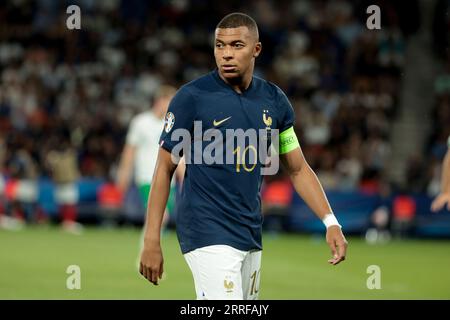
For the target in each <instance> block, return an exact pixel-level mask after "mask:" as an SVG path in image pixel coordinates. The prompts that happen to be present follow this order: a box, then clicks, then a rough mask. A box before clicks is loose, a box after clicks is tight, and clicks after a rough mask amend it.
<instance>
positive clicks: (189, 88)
mask: <svg viewBox="0 0 450 320" xmlns="http://www.w3.org/2000/svg"><path fill="white" fill-rule="evenodd" d="M213 72H214V71H212V72H208V73H206V74H204V75H202V76H200V77H197V78H195V79H193V80H191V81H189V82H187V83H186V84H184V85H182V86H181V87H180V89H178V92H179V93H180V94H190V95H192V96H196V95H198V94H200V93H202V92H204V91H210V90H214V89H216V87H215V85H214V84H215V82H214V78H213Z"/></svg>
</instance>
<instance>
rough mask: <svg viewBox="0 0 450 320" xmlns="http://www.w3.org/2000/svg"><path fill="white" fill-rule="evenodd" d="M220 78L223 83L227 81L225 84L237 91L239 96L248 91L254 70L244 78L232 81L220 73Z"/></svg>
mask: <svg viewBox="0 0 450 320" xmlns="http://www.w3.org/2000/svg"><path fill="white" fill-rule="evenodd" d="M219 76H220V78H221V79H222V80H223V81H225V83H227V84H228V85H229V86H230V87H231V88H233V90H234V91H236V92H237V93H239V94H242V92H244V91H245V90H247V89H248V87H249V86H250V83H251V82H252V78H253V70H252V72H248V73H247V74H245V75H243V76H242V77H236V78H232V79H226V78H225V77H224V76H223V75H222V74H221V73H220V72H219Z"/></svg>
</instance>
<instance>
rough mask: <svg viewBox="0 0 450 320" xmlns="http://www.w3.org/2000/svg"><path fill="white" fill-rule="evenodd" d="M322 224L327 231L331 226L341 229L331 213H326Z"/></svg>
mask: <svg viewBox="0 0 450 320" xmlns="http://www.w3.org/2000/svg"><path fill="white" fill-rule="evenodd" d="M322 222H323V224H324V225H325V227H326V228H327V229H328V227H331V226H338V227H339V228H342V226H341V225H340V224H339V222H338V221H337V219H336V217H335V216H334V214H332V213H328V214H326V215H325V217H324V218H323V219H322Z"/></svg>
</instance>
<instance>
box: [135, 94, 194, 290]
mask: <svg viewBox="0 0 450 320" xmlns="http://www.w3.org/2000/svg"><path fill="white" fill-rule="evenodd" d="M195 116H196V113H195V99H194V97H193V95H192V94H191V92H190V91H189V90H188V89H187V88H185V87H184V88H181V89H180V90H178V91H177V93H176V94H175V96H174V97H173V99H172V100H171V102H170V104H169V110H168V112H167V114H166V117H165V123H164V129H163V131H162V134H161V138H160V146H161V147H160V148H159V152H158V159H157V161H156V166H155V171H154V173H153V179H152V186H151V188H150V196H149V198H148V204H147V218H146V224H145V231H144V246H143V250H142V253H141V263H140V270H139V271H140V273H141V274H142V275H143V276H144V277H145V278H147V279H148V280H149V281H150V282H152V283H153V284H155V285H157V284H158V279H161V277H162V274H163V264H164V262H163V255H162V251H161V242H160V234H161V223H162V218H163V215H164V210H165V208H166V204H167V199H168V197H169V190H170V182H171V180H172V176H173V174H174V172H175V169H176V168H177V166H178V164H179V163H180V157H182V156H183V152H182V153H178V152H177V151H176V149H175V150H174V148H175V147H176V146H178V144H179V143H180V140H179V138H177V135H176V134H175V136H172V134H174V132H180V131H185V132H192V129H193V123H194V119H195ZM178 129H180V130H178ZM185 142H186V143H190V139H189V140H188V141H185ZM172 151H174V152H172ZM172 153H174V154H172Z"/></svg>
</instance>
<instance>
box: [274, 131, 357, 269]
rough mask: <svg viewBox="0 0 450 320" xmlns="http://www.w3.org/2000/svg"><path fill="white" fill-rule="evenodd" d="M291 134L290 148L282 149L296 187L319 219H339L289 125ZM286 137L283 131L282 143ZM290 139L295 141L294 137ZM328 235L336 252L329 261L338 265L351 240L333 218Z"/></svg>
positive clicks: (283, 160) (281, 154)
mask: <svg viewBox="0 0 450 320" xmlns="http://www.w3.org/2000/svg"><path fill="white" fill-rule="evenodd" d="M292 134H293V135H294V136H292ZM290 135H291V137H295V139H294V140H295V142H294V144H292V145H291V147H288V149H286V148H285V150H283V148H281V150H280V160H281V162H282V164H283V166H284V167H285V168H286V170H287V172H288V173H289V176H290V178H291V181H292V184H293V185H294V188H295V190H296V191H297V193H298V194H299V195H300V196H301V197H302V199H303V200H305V202H306V204H307V205H308V206H309V207H310V208H311V210H312V211H313V212H314V213H315V214H316V215H317V217H318V218H319V219H321V220H322V221H324V222H325V221H328V220H330V218H331V221H333V220H334V221H337V220H335V219H333V218H334V215H333V211H332V209H331V206H330V204H329V202H328V199H327V197H326V195H325V192H324V190H323V188H322V185H321V184H320V181H319V179H318V178H317V176H316V174H315V173H314V171H313V170H312V169H311V167H310V166H309V164H308V163H307V162H306V159H305V157H304V155H303V152H302V150H301V147H300V145H299V144H298V141H297V138H296V136H295V133H294V130H293V128H291V129H290ZM283 139H286V137H283V133H282V134H281V139H280V143H281V144H282V143H283V141H282V140H283ZM285 141H287V140H285ZM289 141H292V139H290V140H289ZM290 149H291V150H290ZM326 239H327V244H328V246H329V247H330V249H331V253H332V256H333V257H332V259H330V260H328V262H329V263H330V264H332V265H337V264H338V263H339V262H341V261H344V260H345V257H346V253H347V246H348V243H347V240H346V239H345V237H344V235H343V233H342V230H341V226H340V225H339V224H338V223H337V222H335V223H333V222H331V223H330V225H329V226H328V227H327V234H326Z"/></svg>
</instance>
